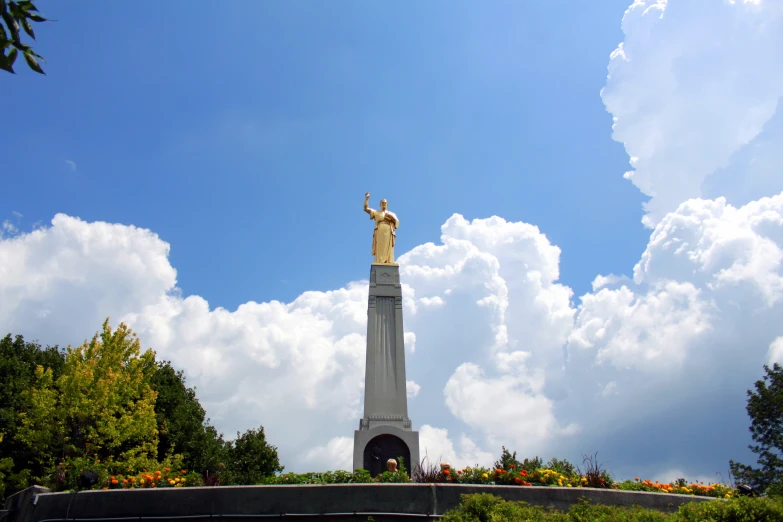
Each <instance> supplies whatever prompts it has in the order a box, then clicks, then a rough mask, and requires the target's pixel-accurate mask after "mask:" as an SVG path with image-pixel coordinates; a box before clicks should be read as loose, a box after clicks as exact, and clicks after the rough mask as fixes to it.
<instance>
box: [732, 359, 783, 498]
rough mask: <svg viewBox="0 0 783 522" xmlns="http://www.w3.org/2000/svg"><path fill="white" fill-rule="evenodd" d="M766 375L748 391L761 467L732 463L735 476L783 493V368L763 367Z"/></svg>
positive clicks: (770, 491)
mask: <svg viewBox="0 0 783 522" xmlns="http://www.w3.org/2000/svg"><path fill="white" fill-rule="evenodd" d="M764 371H765V372H766V375H765V376H764V378H763V379H762V380H759V381H756V385H755V388H756V389H755V391H753V390H748V405H747V411H748V416H749V417H750V419H751V425H750V432H751V435H752V437H753V441H754V442H756V444H753V445H750V446H748V447H749V448H750V449H751V450H752V451H753V453H756V454H757V455H758V464H759V465H760V466H761V467H760V468H753V467H752V466H748V465H745V464H740V463H737V462H734V461H733V460H732V461H730V463H729V465H730V467H731V472H732V474H733V475H734V476H735V477H737V478H739V479H740V480H739V481H740V482H744V483H746V484H748V485H749V486H752V487H754V488H758V489H759V490H762V491H767V492H768V493H772V494H777V495H779V494H782V493H783V367H781V366H780V365H779V364H777V363H775V364H774V365H773V367H772V368H770V367H769V366H766V365H765V366H764Z"/></svg>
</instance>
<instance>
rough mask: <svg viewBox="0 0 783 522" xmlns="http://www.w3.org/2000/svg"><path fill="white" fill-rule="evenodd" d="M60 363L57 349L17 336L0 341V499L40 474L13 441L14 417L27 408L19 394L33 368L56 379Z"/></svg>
mask: <svg viewBox="0 0 783 522" xmlns="http://www.w3.org/2000/svg"><path fill="white" fill-rule="evenodd" d="M64 364H65V354H64V353H63V352H62V351H61V350H60V349H59V348H58V347H57V346H54V347H47V348H46V349H42V348H41V346H40V345H38V344H36V343H29V342H25V341H24V338H23V337H22V336H21V335H17V336H16V337H15V338H12V337H11V335H10V334H9V335H7V336H6V337H5V338H3V339H1V340H0V375H2V378H3V386H0V497H2V496H3V495H4V494H5V493H7V492H12V491H18V490H20V489H24V488H26V487H27V486H29V485H30V483H29V482H30V477H31V476H33V475H41V474H42V473H43V469H41V468H40V467H36V466H35V462H36V461H37V459H36V458H35V455H34V454H33V453H32V452H31V451H30V450H29V448H28V447H27V446H26V445H25V444H22V443H20V441H19V440H18V438H17V431H18V430H17V427H18V422H17V416H18V414H19V413H20V412H22V411H24V410H25V409H26V407H27V405H26V403H25V401H24V398H23V393H24V392H26V391H28V390H29V389H30V388H31V387H32V386H33V382H34V379H35V370H36V368H37V367H38V366H41V367H43V368H48V369H50V370H51V371H52V375H53V377H54V378H55V379H56V378H59V377H60V375H61V373H62V369H63V366H64Z"/></svg>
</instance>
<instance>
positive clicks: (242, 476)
mask: <svg viewBox="0 0 783 522" xmlns="http://www.w3.org/2000/svg"><path fill="white" fill-rule="evenodd" d="M281 471H283V466H281V465H280V460H279V459H278V456H277V448H276V447H275V446H270V445H269V444H268V443H267V442H266V436H265V435H264V428H263V427H259V428H258V429H257V430H254V429H250V430H247V431H246V432H245V433H244V434H242V435H240V434H239V432H237V438H236V440H234V441H231V442H229V444H228V461H227V462H226V472H227V474H228V476H229V479H228V481H227V482H228V483H231V484H260V483H261V482H262V481H263V480H264V478H265V477H269V476H271V475H274V474H275V473H279V472H281Z"/></svg>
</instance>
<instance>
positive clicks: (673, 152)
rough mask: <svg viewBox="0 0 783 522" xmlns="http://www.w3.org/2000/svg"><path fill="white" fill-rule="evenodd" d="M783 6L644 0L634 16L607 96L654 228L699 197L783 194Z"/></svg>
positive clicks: (615, 56) (629, 15) (739, 200)
mask: <svg viewBox="0 0 783 522" xmlns="http://www.w3.org/2000/svg"><path fill="white" fill-rule="evenodd" d="M782 6H783V3H781V0H764V1H762V2H722V1H715V0H669V1H661V0H658V1H651V0H647V1H645V0H636V1H634V2H633V3H632V5H631V6H630V7H629V8H628V10H627V11H626V12H625V16H624V17H623V21H622V28H623V33H624V34H625V38H624V41H623V42H622V43H621V44H620V45H619V46H618V48H617V49H616V50H615V51H614V52H613V53H612V55H611V60H610V62H609V75H608V79H607V82H606V86H605V88H604V89H603V91H602V93H601V96H602V98H603V101H604V103H605V105H606V108H607V110H608V111H609V112H610V113H612V115H613V117H614V126H613V130H614V139H615V140H617V141H619V142H622V143H623V144H624V145H625V149H626V151H627V152H628V156H629V157H630V158H631V167H632V169H633V170H631V171H629V172H628V173H627V174H626V176H627V177H628V178H629V179H630V180H631V181H632V182H633V183H634V185H636V186H637V187H638V188H639V189H640V190H641V191H642V192H643V193H645V194H646V195H648V196H650V197H651V199H650V201H649V202H648V203H647V204H646V205H645V208H646V210H647V215H646V216H645V218H644V223H645V224H646V225H647V226H649V227H651V228H652V227H653V226H655V224H657V223H658V222H659V221H660V220H661V219H662V218H663V217H664V216H665V215H666V213H667V212H671V211H674V210H676V209H677V207H678V205H679V204H680V203H682V202H684V201H686V200H688V199H691V198H698V197H703V196H707V197H716V196H727V197H729V198H736V199H730V201H731V202H733V203H734V204H744V203H747V202H748V201H751V200H752V199H756V198H758V197H760V196H768V195H771V194H774V193H778V192H780V191H781V189H783V177H781V176H780V170H779V166H780V164H781V159H783V156H781V154H783V153H781V147H780V144H781V143H782V142H783V122H781V120H783V114H781V109H780V108H779V103H778V102H779V100H780V97H781V96H783V68H781V67H780V66H779V64H780V63H783V8H782ZM773 118H774V119H775V120H776V121H773ZM765 126H769V128H767V129H765ZM773 127H774V128H773ZM748 166H750V168H747V167H748Z"/></svg>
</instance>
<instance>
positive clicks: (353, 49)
mask: <svg viewBox="0 0 783 522" xmlns="http://www.w3.org/2000/svg"><path fill="white" fill-rule="evenodd" d="M626 3H627V2H626V1H625V0H623V1H607V2H600V3H599V4H596V5H592V6H591V7H590V9H573V8H569V2H496V3H493V4H492V5H491V7H487V8H485V9H475V8H474V6H473V5H472V4H471V3H469V2H428V3H426V4H418V5H417V7H416V8H411V7H410V6H405V5H402V4H399V5H394V4H391V3H386V4H383V3H366V2H336V3H329V4H316V3H312V4H305V3H301V2H300V3H297V2H294V3H290V2H283V3H266V2H235V3H231V4H228V5H225V6H221V7H220V9H219V11H218V10H217V9H215V8H214V6H212V5H211V4H208V3H205V2H204V3H199V2H165V3H162V4H160V5H156V6H155V9H154V13H152V12H149V11H147V10H145V9H139V6H138V4H128V3H100V4H95V5H86V4H85V5H73V6H70V5H69V6H67V7H66V6H64V5H60V4H58V3H56V2H42V3H41V5H40V6H39V7H40V8H41V9H42V11H43V12H44V13H45V14H46V16H48V17H51V18H53V19H56V20H58V21H57V22H54V23H50V24H46V25H42V26H41V27H40V30H38V34H39V35H40V36H39V42H38V49H39V53H40V54H42V55H43V56H44V57H45V58H46V59H47V67H46V71H47V77H45V78H44V77H39V76H38V75H35V74H34V73H32V72H29V71H26V70H23V69H24V68H23V67H22V68H19V69H20V71H19V74H18V77H10V76H9V77H4V78H2V87H3V91H4V92H5V93H7V95H6V96H3V97H2V98H3V99H2V101H0V104H2V110H3V113H4V114H5V119H7V121H11V122H13V126H12V128H13V132H9V131H10V129H8V128H7V130H6V131H5V132H4V136H3V142H4V143H5V144H6V147H7V148H8V150H14V151H15V153H14V154H13V156H12V157H10V158H8V159H9V160H10V161H8V160H6V165H7V172H8V174H9V175H8V178H7V181H6V183H5V186H6V189H5V190H4V191H3V195H2V196H0V197H2V200H0V201H1V202H2V203H1V204H2V206H3V208H4V211H5V214H6V216H7V215H8V214H9V213H10V211H12V210H13V211H17V212H19V213H21V214H23V216H24V219H23V221H22V222H21V227H20V228H21V229H23V230H29V229H30V227H31V226H32V224H33V223H35V222H38V221H42V222H48V221H49V220H50V219H51V217H52V215H53V214H54V213H56V212H65V213H68V214H70V215H74V216H79V217H81V218H82V219H85V220H106V221H109V222H122V223H133V224H134V225H136V226H140V227H146V228H150V229H152V230H154V231H155V232H156V233H158V234H159V235H160V236H161V237H162V238H164V239H165V240H166V241H168V242H169V243H171V245H172V250H171V261H172V264H173V265H174V266H175V267H176V268H177V272H178V281H179V286H180V287H181V288H182V290H183V292H185V293H198V294H200V295H202V296H203V297H205V298H206V299H208V300H209V302H210V303H211V304H214V305H219V306H224V307H227V308H229V309H234V308H236V306H238V305H239V304H240V303H243V302H246V301H248V300H256V301H263V300H269V299H279V300H284V301H288V300H290V299H293V298H294V297H295V296H296V295H298V294H299V293H301V292H302V291H304V290H305V289H319V290H326V289H329V288H333V287H336V286H339V285H341V284H343V283H344V282H345V281H348V280H352V279H355V278H359V277H366V272H367V266H366V265H367V261H368V259H369V258H368V254H369V247H368V241H367V234H368V229H369V228H370V226H371V225H370V223H369V222H368V221H367V220H366V216H365V215H364V214H363V213H361V212H360V206H361V201H362V199H363V194H364V192H365V191H370V192H372V194H373V198H372V202H373V204H374V205H376V206H377V204H378V203H377V201H378V199H379V198H381V197H386V198H387V199H389V200H390V205H391V208H392V209H393V210H394V211H395V212H397V213H398V214H399V215H400V218H401V220H402V228H401V230H400V234H399V248H400V250H401V251H405V250H408V249H409V248H411V247H412V246H414V245H417V244H420V243H424V242H427V241H436V242H437V241H438V239H439V236H440V231H439V226H440V224H442V222H443V221H444V220H445V219H446V218H448V217H449V216H450V215H451V214H453V213H454V212H459V213H461V214H463V215H465V216H466V217H468V218H475V217H489V216H491V215H493V214H497V215H501V216H503V217H504V218H506V219H508V220H515V221H516V220H525V221H527V222H530V223H533V224H535V225H537V226H539V227H540V228H541V230H542V231H543V232H544V233H545V234H546V235H547V237H549V238H550V239H551V240H552V241H553V242H554V243H555V244H557V245H558V246H560V247H561V249H562V250H563V256H562V261H561V270H562V280H563V281H564V282H565V283H566V284H568V285H570V286H571V287H572V288H574V290H575V292H576V295H581V294H582V293H584V292H586V291H587V290H589V284H590V282H591V281H592V279H593V277H594V276H595V274H597V273H599V272H600V273H610V272H615V273H619V272H623V271H627V270H628V266H630V265H632V264H633V262H634V260H635V259H637V258H638V256H639V254H640V253H641V252H642V251H643V249H644V245H645V243H646V238H645V234H644V231H643V229H642V226H641V224H640V206H641V202H642V201H643V195H641V194H639V193H638V191H636V190H635V189H634V187H633V186H631V185H630V184H629V183H627V182H626V181H625V180H623V178H622V174H623V172H625V171H626V170H627V169H628V159H627V156H626V155H625V153H624V151H623V150H622V146H621V145H620V144H618V143H615V142H613V141H612V139H611V136H610V133H609V132H607V128H608V127H609V126H610V125H611V115H610V114H608V113H607V112H606V109H605V108H604V105H603V103H602V102H601V99H600V97H599V91H600V89H601V87H602V86H603V84H604V82H605V80H606V63H607V56H608V55H609V53H610V52H611V51H612V49H613V48H614V47H615V46H616V45H617V42H618V41H619V40H620V39H621V37H622V33H621V31H620V28H619V25H618V23H617V20H618V17H619V16H622V12H623V10H624V9H625V7H627V6H626V5H625V4H626ZM571 7H572V4H571ZM20 99H24V100H31V102H30V103H18V101H17V100H20ZM65 160H71V161H73V162H74V163H75V164H76V169H75V171H72V169H71V167H70V166H69V165H68V164H66V161H65ZM315 266H317V269H314V267H315Z"/></svg>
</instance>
